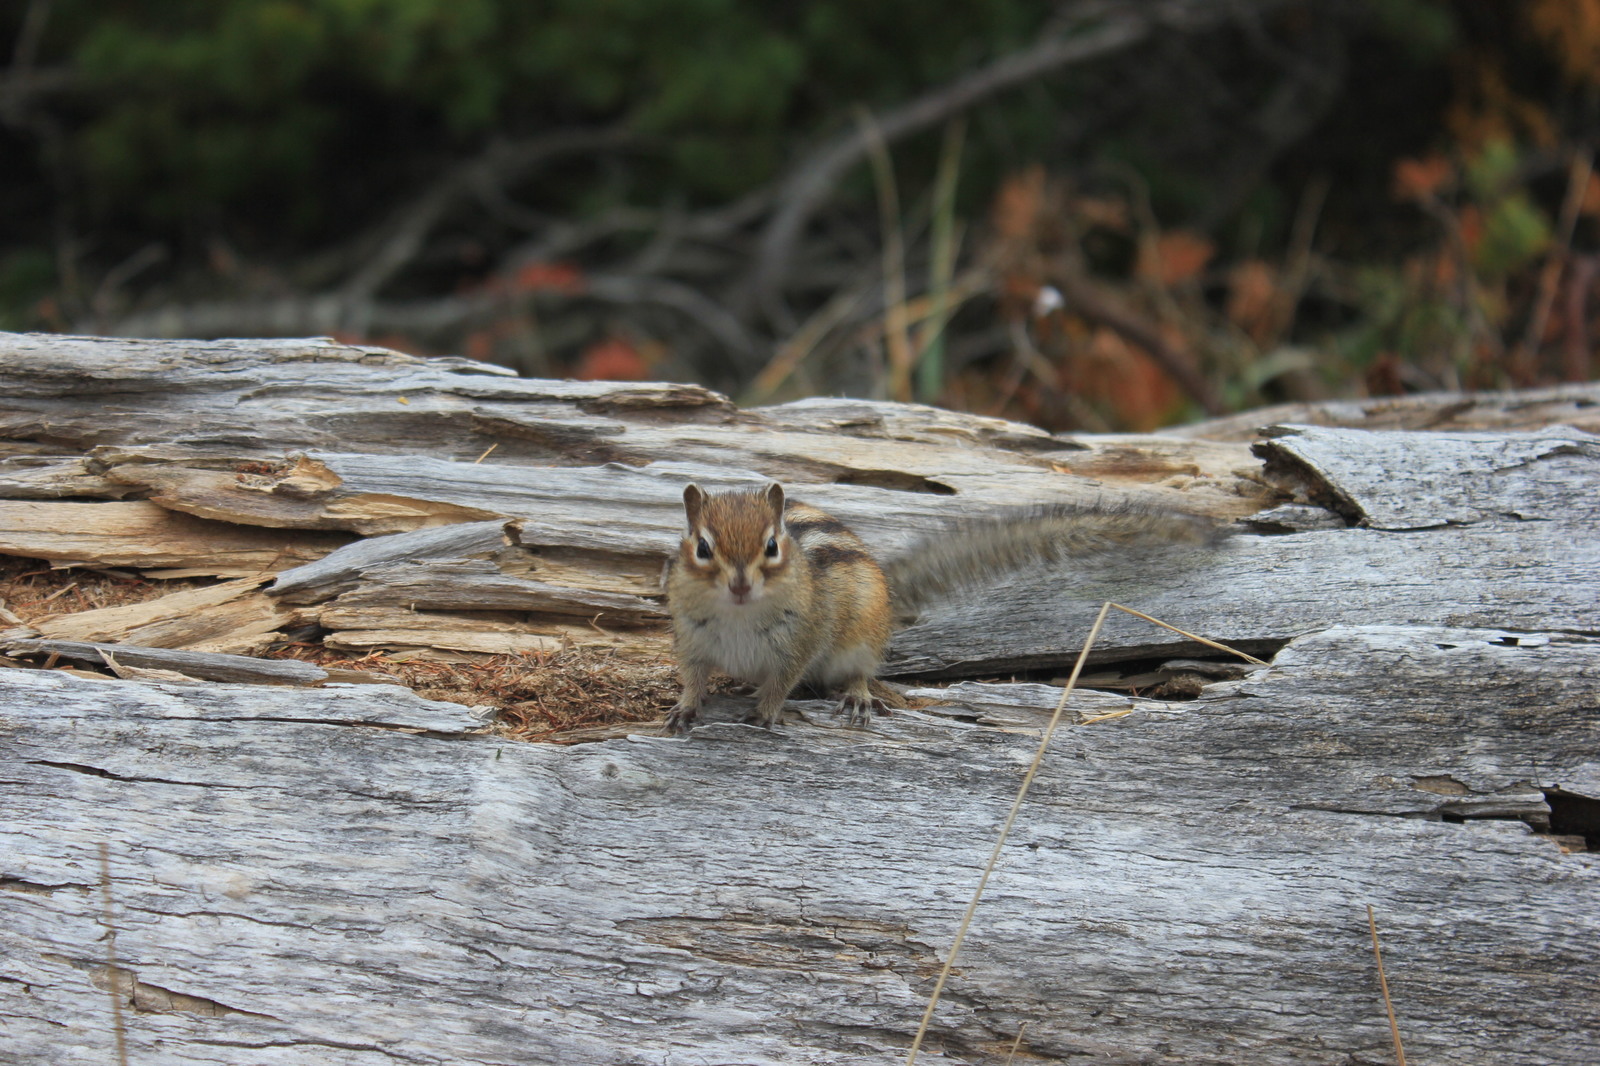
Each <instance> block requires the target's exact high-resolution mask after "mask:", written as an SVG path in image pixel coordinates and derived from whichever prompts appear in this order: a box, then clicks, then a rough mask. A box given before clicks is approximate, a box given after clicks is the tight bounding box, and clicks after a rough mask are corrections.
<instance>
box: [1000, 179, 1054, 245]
mask: <svg viewBox="0 0 1600 1066" xmlns="http://www.w3.org/2000/svg"><path fill="white" fill-rule="evenodd" d="M1043 207H1044V167H1041V166H1037V165H1035V166H1031V167H1029V168H1028V169H1027V170H1024V171H1021V172H1020V173H1017V174H1012V175H1010V176H1009V177H1007V178H1006V179H1005V180H1004V181H1003V182H1001V183H1000V191H999V192H998V193H997V194H995V199H994V228H995V232H996V233H998V234H999V235H1000V236H1001V237H1002V238H1005V239H1006V240H1013V241H1019V240H1022V239H1024V238H1026V237H1028V236H1030V235H1032V233H1033V231H1034V229H1035V228H1036V227H1037V226H1038V222H1039V213H1040V211H1041V210H1043Z"/></svg>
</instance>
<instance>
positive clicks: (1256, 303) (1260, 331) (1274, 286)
mask: <svg viewBox="0 0 1600 1066" xmlns="http://www.w3.org/2000/svg"><path fill="white" fill-rule="evenodd" d="M1277 312H1278V272H1277V271H1276V270H1275V269H1273V267H1272V264H1270V263H1268V262H1266V261H1265V260H1261V259H1246V260H1245V261H1244V262H1242V263H1240V264H1239V265H1238V266H1236V267H1234V268H1233V270H1231V271H1230V272H1229V274H1228V305H1227V308H1226V313H1227V316H1228V321H1230V322H1232V323H1233V324H1234V325H1235V326H1238V327H1239V328H1240V329H1242V330H1244V332H1245V333H1247V334H1248V335H1249V336H1250V339H1251V340H1253V341H1255V342H1256V343H1257V344H1264V343H1265V342H1266V341H1267V340H1268V334H1269V333H1270V332H1271V330H1272V325H1273V322H1274V321H1275V319H1276V318H1277Z"/></svg>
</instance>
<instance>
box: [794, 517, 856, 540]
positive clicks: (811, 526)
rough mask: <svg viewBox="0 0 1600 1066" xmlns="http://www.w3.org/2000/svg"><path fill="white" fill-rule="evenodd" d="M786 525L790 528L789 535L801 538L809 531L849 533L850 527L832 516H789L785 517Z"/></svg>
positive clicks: (797, 538)
mask: <svg viewBox="0 0 1600 1066" xmlns="http://www.w3.org/2000/svg"><path fill="white" fill-rule="evenodd" d="M783 524H784V526H786V527H787V528H788V530H789V535H790V536H791V537H794V538H795V539H796V540H799V539H800V538H801V537H804V536H805V535H806V534H807V533H848V532H850V527H849V526H847V525H845V524H844V523H843V522H841V521H839V520H838V519H837V518H834V517H832V516H824V517H822V518H809V517H807V518H789V517H787V516H785V517H784V520H783Z"/></svg>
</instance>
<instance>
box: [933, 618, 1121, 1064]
mask: <svg viewBox="0 0 1600 1066" xmlns="http://www.w3.org/2000/svg"><path fill="white" fill-rule="evenodd" d="M1112 606H1113V605H1112V603H1111V602H1110V601H1109V600H1108V601H1107V602H1106V603H1105V604H1104V605H1102V606H1101V608H1100V613H1099V614H1098V615H1096V616H1095V619H1094V625H1092V626H1090V627H1089V635H1088V637H1086V638H1085V639H1084V642H1083V650H1082V651H1081V652H1079V653H1078V661H1077V662H1076V663H1075V664H1074V665H1073V667H1072V676H1071V677H1069V678H1067V687H1066V688H1064V689H1063V690H1062V691H1061V700H1060V702H1058V703H1057V704H1056V710H1055V713H1054V714H1052V715H1051V716H1050V724H1049V725H1047V726H1045V730H1044V736H1043V737H1041V738H1040V739H1039V750H1038V751H1036V752H1034V755H1033V762H1032V763H1030V764H1029V766H1028V772H1027V773H1026V774H1024V775H1023V776H1022V784H1021V786H1020V787H1019V788H1018V789H1017V798H1016V799H1015V800H1013V801H1012V803H1011V811H1010V813H1008V814H1007V815H1006V820H1005V824H1004V825H1002V826H1001V827H1000V836H999V837H998V838H997V839H996V840H995V842H994V851H993V852H992V853H991V854H990V855H989V862H988V865H986V866H985V867H984V868H983V876H982V877H981V878H979V879H978V888H977V890H976V891H975V892H973V893H972V902H971V903H969V904H967V912H966V914H964V915H962V917H961V927H960V928H959V929H957V930H956V938H955V940H954V942H952V943H951V945H950V954H949V956H948V957H946V959H945V962H944V966H943V968H942V969H940V971H939V979H938V980H937V981H936V982H934V986H933V994H932V995H930V996H929V997H928V1009H927V1010H925V1011H923V1013H922V1021H921V1022H920V1023H919V1024H918V1025H917V1035H916V1036H915V1037H914V1038H913V1039H912V1041H911V1051H910V1052H909V1053H908V1054H907V1055H906V1066H914V1064H915V1063H916V1061H917V1051H918V1050H919V1049H920V1048H921V1047H922V1040H923V1037H925V1036H927V1034H928V1023H929V1022H930V1021H932V1020H933V1012H934V1010H935V1009H936V1008H937V1007H938V1006H939V996H940V995H941V994H942V993H943V992H944V983H945V981H946V980H948V979H949V977H950V970H951V968H952V967H953V966H955V962H956V955H957V953H958V952H960V950H961V942H962V941H963V940H965V939H966V937H967V928H968V927H969V926H971V925H972V916H973V915H974V914H975V913H977V910H978V901H979V900H980V899H982V898H983V890H984V889H985V888H986V887H988V884H989V875H990V874H992V873H994V868H995V864H996V863H998V862H999V861H1000V850H1001V849H1002V848H1003V847H1005V843H1006V837H1008V836H1010V835H1011V826H1012V825H1013V824H1014V823H1015V822H1016V820H1017V814H1018V812H1020V811H1021V810H1022V801H1023V800H1024V799H1026V798H1027V796H1028V789H1029V788H1030V787H1032V785H1033V779H1034V777H1035V776H1036V775H1037V774H1038V772H1039V766H1040V764H1042V763H1043V762H1044V753H1045V750H1046V749H1047V748H1049V747H1050V738H1051V737H1053V736H1055V732H1056V727H1057V726H1058V725H1060V724H1061V715H1062V713H1063V712H1065V711H1066V709H1067V700H1068V699H1069V698H1070V697H1071V696H1072V690H1073V689H1074V688H1075V687H1077V684H1078V675H1080V674H1082V673H1083V664H1084V663H1085V662H1087V661H1088V659H1089V650H1090V649H1091V648H1093V647H1094V642H1095V638H1096V637H1098V636H1099V635H1100V627H1101V626H1103V625H1105V621H1106V615H1108V614H1110V613H1111V608H1112Z"/></svg>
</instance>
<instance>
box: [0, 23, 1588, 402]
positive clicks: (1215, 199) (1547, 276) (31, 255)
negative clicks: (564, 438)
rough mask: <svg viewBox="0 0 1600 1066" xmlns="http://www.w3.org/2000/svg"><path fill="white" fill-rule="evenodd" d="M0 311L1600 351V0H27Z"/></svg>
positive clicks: (9, 87) (931, 380) (1165, 391)
mask: <svg viewBox="0 0 1600 1066" xmlns="http://www.w3.org/2000/svg"><path fill="white" fill-rule="evenodd" d="M0 62H4V63H5V64H6V65H5V67H4V70H3V71H0V160H3V166H0V192H3V195H4V198H5V199H4V203H5V204H6V205H7V208H8V210H6V211H5V212H4V213H3V215H0V328H6V329H43V330H57V331H77V332H95V333H106V334H128V335H167V336H221V335H233V336H265V335H305V334H318V333H331V334H333V335H336V336H339V337H341V338H344V339H349V340H364V341H372V342H375V343H381V344H386V345H389V346H392V347H398V348H401V349H405V350H409V351H414V352H421V353H434V354H443V353H458V354H466V355H470V356H473V357H475V358H480V359H489V360H494V361H498V362H501V363H505V364H507V365H511V366H514V367H516V368H517V369H519V370H520V371H522V372H524V373H529V374H539V375H556V376H560V375H577V376H585V377H614V378H623V379H627V378H645V377H649V378H673V379H680V380H695V381H701V382H704V383H706V384H709V385H712V386H713V387H717V388H720V389H723V390H726V391H729V392H730V393H732V394H734V395H735V396H736V397H739V398H741V399H744V400H746V401H773V400H781V399H788V398H793V397H796V396H800V395H806V394H812V393H836V392H846V393H853V394H857V395H869V396H881V397H888V398H895V399H918V400H924V401H928V402H937V403H942V404H947V405H950V406H955V407H961V408H966V409H970V410H977V411H984V412H991V413H999V414H1005V415H1008V416H1011V417H1020V418H1025V419H1028V420H1031V421H1034V422H1037V423H1039V424H1042V425H1045V426H1047V427H1049V428H1052V429H1072V428H1079V429H1102V430H1103V429H1147V428H1152V427H1154V426H1158V425H1161V424H1165V423H1168V422H1172V421H1176V420H1179V419H1182V418H1186V417H1195V416H1198V415H1201V414H1204V413H1206V412H1208V411H1210V412H1213V413H1220V412H1222V411H1225V410H1230V409H1238V408H1240V407H1244V406H1250V405H1255V404H1260V403H1263V402H1270V401H1280V400H1283V401H1288V400H1311V399H1319V398H1324V397H1328V396H1340V395H1363V394H1389V393H1398V392H1404V391H1415V390H1424V389H1436V388H1492V387H1505V386H1526V385H1535V384H1542V383H1554V382H1559V381H1563V380H1585V379H1587V378H1589V377H1591V376H1592V375H1593V374H1594V373H1595V366H1596V360H1595V346H1596V336H1597V330H1596V326H1597V323H1596V322H1595V316H1596V315H1597V313H1600V306H1597V305H1600V301H1597V299H1596V296H1597V293H1596V283H1597V277H1600V256H1597V251H1600V232H1597V218H1600V179H1597V178H1596V176H1595V175H1594V173H1593V171H1592V167H1591V161H1592V157H1593V152H1594V149H1595V147H1596V135H1597V133H1600V0H1314V2H1313V0H1299V2H1296V0H1121V2H1117V0H1071V2H1065V3H1047V2H1043V0H960V2H947V0H919V2H917V3H912V2H910V0H875V2H873V3H870V4H861V3H840V2H834V0H813V2H812V3H809V4H803V5H764V4H749V3H737V2H734V0H25V2H24V0H18V2H14V3H11V4H8V5H5V6H4V7H3V8H0Z"/></svg>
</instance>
